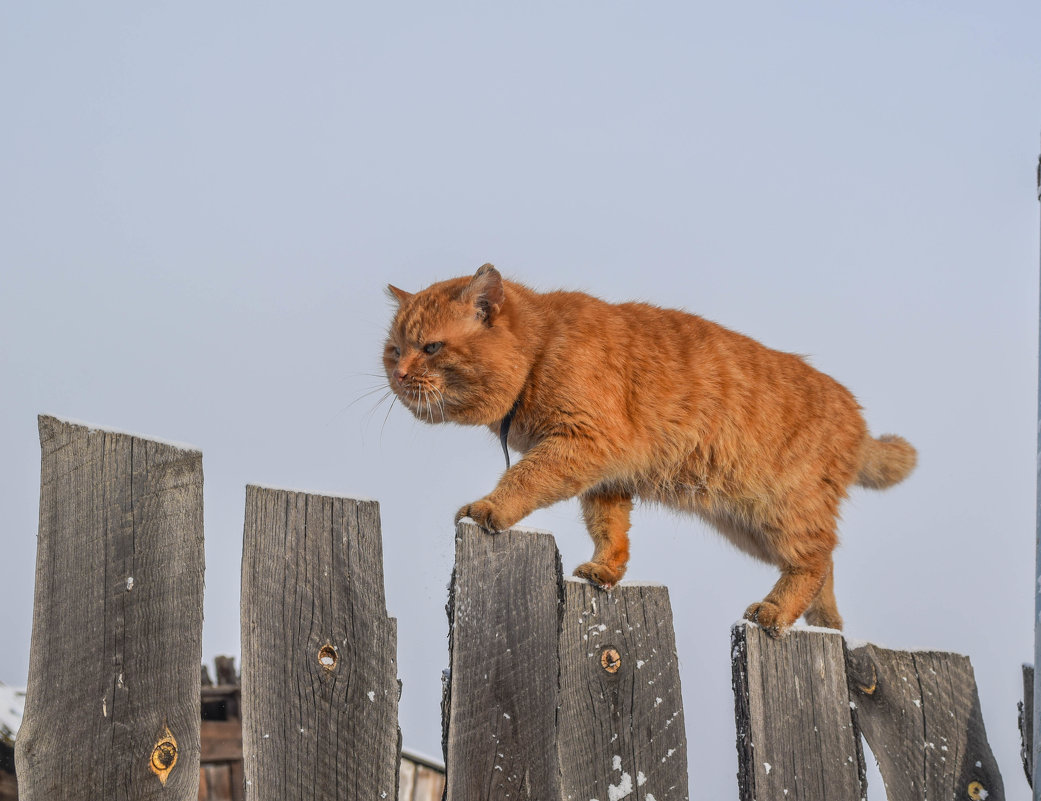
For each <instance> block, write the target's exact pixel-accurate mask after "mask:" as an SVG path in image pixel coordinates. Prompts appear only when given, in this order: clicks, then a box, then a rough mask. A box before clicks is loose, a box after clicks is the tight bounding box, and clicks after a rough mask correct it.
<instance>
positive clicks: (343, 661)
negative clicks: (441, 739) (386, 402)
mask: <svg viewBox="0 0 1041 801" xmlns="http://www.w3.org/2000/svg"><path fill="white" fill-rule="evenodd" d="M245 518H246V519H245V526H244V530H243V543H242V740H243V743H242V746H243V754H244V757H245V764H244V772H245V780H246V799H247V801H267V799H271V800H272V801H276V800H277V801H292V799H304V798H306V799H329V800H330V801H336V800H337V799H356V798H374V799H381V798H383V799H388V798H394V797H395V795H396V787H397V781H398V773H397V759H398V752H399V735H398V726H397V712H398V695H399V685H398V681H397V665H396V661H395V660H396V647H397V646H396V642H397V628H396V621H395V620H394V619H393V618H389V617H388V616H387V609H386V602H385V600H384V591H383V550H382V541H381V537H380V521H379V507H378V505H377V504H376V503H375V502H372V501H358V500H354V499H351V498H340V497H335V498H333V497H326V496H321V495H311V494H308V493H302V492H290V491H286V490H275V489H263V488H260V487H252V486H251V487H247V488H246V515H245Z"/></svg>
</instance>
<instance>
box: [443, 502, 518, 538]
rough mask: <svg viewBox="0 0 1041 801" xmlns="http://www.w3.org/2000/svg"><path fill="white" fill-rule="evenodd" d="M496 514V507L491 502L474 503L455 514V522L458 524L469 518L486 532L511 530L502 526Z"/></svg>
mask: <svg viewBox="0 0 1041 801" xmlns="http://www.w3.org/2000/svg"><path fill="white" fill-rule="evenodd" d="M495 512H496V510H495V506H493V505H492V503H491V502H490V501H487V500H480V501H474V502H473V503H469V504H467V505H466V506H464V507H463V508H462V509H460V510H459V511H458V512H456V513H455V522H456V523H458V522H459V521H460V520H462V519H463V518H464V517H469V518H470V519H471V520H473V521H474V522H475V523H476V524H477V525H478V526H480V527H481V528H483V529H484V530H485V531H488V532H492V533H495V532H499V531H504V530H505V529H507V528H509V526H507V525H503V524H502V521H501V520H499V517H498V515H497V514H496V513H495Z"/></svg>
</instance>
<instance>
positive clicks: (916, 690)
mask: <svg viewBox="0 0 1041 801" xmlns="http://www.w3.org/2000/svg"><path fill="white" fill-rule="evenodd" d="M849 677H850V686H851V690H852V693H853V696H854V699H855V701H856V704H857V707H858V709H857V718H858V721H859V724H860V728H861V730H862V731H863V733H864V738H865V739H866V740H867V743H868V745H869V746H870V747H871V751H872V753H874V755H875V759H877V760H878V767H879V771H880V773H881V774H882V780H883V782H885V786H886V795H887V796H888V798H889V801H912V800H913V799H926V798H929V799H934V798H951V799H953V798H975V799H982V798H986V799H989V801H999V800H1000V799H1003V798H1004V797H1005V790H1004V785H1003V783H1002V780H1001V774H1000V773H999V772H998V767H997V763H996V762H995V760H994V755H993V753H992V752H991V750H990V745H989V744H988V743H987V734H986V730H985V728H984V726H983V716H982V713H981V711H980V701H979V695H978V694H977V692H976V679H975V676H974V675H973V671H972V664H971V663H970V662H969V658H968V657H966V656H962V655H960V654H951V653H943V652H937V651H892V650H889V649H886V648H879V647H878V646H875V645H863V646H860V647H858V648H854V649H851V650H850V652H849Z"/></svg>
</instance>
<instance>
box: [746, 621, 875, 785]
mask: <svg viewBox="0 0 1041 801" xmlns="http://www.w3.org/2000/svg"><path fill="white" fill-rule="evenodd" d="M731 640H732V657H733V681H734V705H735V710H736V718H737V750H738V790H739V793H740V798H741V801H753V799H757V798H758V799H785V801H847V799H848V801H861V799H862V798H864V797H865V786H866V782H865V779H864V755H863V750H862V749H861V746H860V733H859V731H858V730H857V726H856V721H855V719H854V717H853V710H852V709H851V703H850V696H849V689H848V688H847V685H846V664H845V656H844V650H845V644H844V642H843V640H842V635H841V634H839V633H838V632H830V631H826V630H823V629H809V630H807V629H792V631H791V632H790V634H789V635H788V636H787V637H786V638H784V639H781V640H774V639H772V638H771V637H770V636H769V635H767V634H766V633H765V632H764V631H763V630H762V629H760V628H759V627H758V626H756V625H754V624H750V623H739V624H737V625H735V626H734V628H733V629H732V631H731Z"/></svg>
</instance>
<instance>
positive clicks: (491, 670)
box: [445, 522, 563, 801]
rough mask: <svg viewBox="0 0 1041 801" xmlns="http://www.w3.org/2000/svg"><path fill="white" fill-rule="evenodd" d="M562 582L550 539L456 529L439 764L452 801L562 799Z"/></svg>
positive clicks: (466, 527) (525, 533)
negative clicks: (559, 764)
mask: <svg viewBox="0 0 1041 801" xmlns="http://www.w3.org/2000/svg"><path fill="white" fill-rule="evenodd" d="M562 584H563V581H562V577H561V566H560V555H559V554H558V553H557V548H556V545H555V544H554V542H553V537H552V536H550V535H549V534H543V533H536V532H528V531H506V532H502V533H500V534H487V533H485V532H483V531H481V530H480V529H478V528H477V527H476V526H475V525H473V524H471V523H466V522H463V523H460V524H459V526H458V528H457V532H456V563H455V571H454V574H453V578H452V591H451V596H450V598H449V603H448V613H449V631H450V649H451V674H450V680H449V685H450V686H449V691H448V695H447V698H446V705H447V708H448V715H447V730H446V736H445V762H446V768H447V771H448V776H447V784H448V797H449V798H450V799H452V801H498V800H499V799H505V798H511V799H539V801H550V800H551V799H557V798H559V795H560V790H559V776H558V767H557V751H556V728H557V724H556V716H557V698H558V694H559V691H558V685H557V681H558V675H559V657H558V653H557V645H558V640H559V634H560V625H561V614H562V606H563V605H562V603H561V598H560V592H561V587H562Z"/></svg>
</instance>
